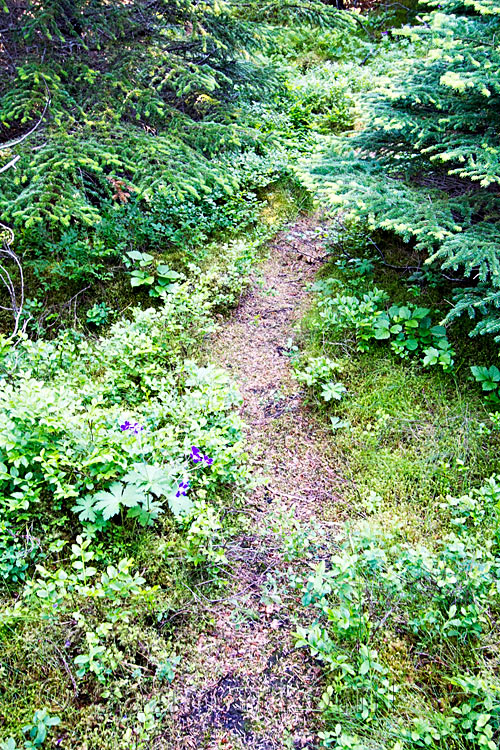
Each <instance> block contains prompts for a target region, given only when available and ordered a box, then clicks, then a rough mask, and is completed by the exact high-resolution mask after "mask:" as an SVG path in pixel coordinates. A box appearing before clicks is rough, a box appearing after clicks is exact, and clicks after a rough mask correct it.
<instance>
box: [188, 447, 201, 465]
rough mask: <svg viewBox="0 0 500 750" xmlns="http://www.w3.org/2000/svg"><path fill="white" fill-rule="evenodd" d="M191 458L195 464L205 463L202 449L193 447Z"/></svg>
mask: <svg viewBox="0 0 500 750" xmlns="http://www.w3.org/2000/svg"><path fill="white" fill-rule="evenodd" d="M191 458H192V459H193V461H194V463H195V464H199V463H201V461H203V456H202V455H201V453H200V449H199V448H196V447H195V446H194V445H193V446H191Z"/></svg>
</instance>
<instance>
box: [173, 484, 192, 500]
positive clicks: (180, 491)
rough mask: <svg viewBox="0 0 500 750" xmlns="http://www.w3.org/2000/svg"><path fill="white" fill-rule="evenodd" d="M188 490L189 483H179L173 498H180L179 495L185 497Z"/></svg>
mask: <svg viewBox="0 0 500 750" xmlns="http://www.w3.org/2000/svg"><path fill="white" fill-rule="evenodd" d="M188 489H189V482H179V489H178V490H177V492H176V493H175V496H176V497H180V496H181V495H184V497H186V495H187V491H188Z"/></svg>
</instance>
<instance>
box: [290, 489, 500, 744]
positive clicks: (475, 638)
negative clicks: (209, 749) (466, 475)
mask: <svg viewBox="0 0 500 750" xmlns="http://www.w3.org/2000/svg"><path fill="white" fill-rule="evenodd" d="M442 507H443V512H444V513H446V514H447V516H448V519H449V522H450V524H451V526H452V528H453V529H454V531H453V533H450V534H448V535H447V536H446V537H445V538H444V539H443V540H442V541H438V542H437V543H436V544H435V547H434V548H430V547H427V546H423V545H420V546H412V545H411V544H408V543H405V542H404V541H399V540H398V539H397V537H396V536H393V535H391V534H387V533H386V534H384V533H383V532H382V530H381V529H379V528H377V527H373V526H372V527H370V526H360V527H359V528H358V529H357V530H356V531H355V532H352V531H351V533H350V534H349V542H348V543H346V544H345V545H344V546H343V547H342V548H341V549H340V550H339V551H338V553H337V554H335V555H333V557H332V558H331V560H330V565H329V567H328V569H327V568H326V566H325V563H324V562H322V563H320V564H319V565H318V566H317V567H316V568H315V569H314V571H313V572H312V573H311V574H310V575H309V577H308V578H307V579H306V580H305V581H304V582H303V604H304V605H305V606H314V607H315V608H316V609H317V612H318V618H317V620H316V622H315V623H314V624H313V625H311V626H308V627H305V628H301V629H300V630H299V632H298V641H297V642H298V645H299V646H302V647H307V648H308V649H309V650H310V652H311V654H312V655H313V656H315V657H316V658H318V659H320V660H321V661H322V662H323V663H324V665H325V669H326V671H327V675H328V683H329V685H328V687H327V689H326V691H325V694H324V695H323V698H322V708H323V710H324V712H325V717H327V720H328V723H329V724H330V726H332V727H333V731H328V732H325V733H324V734H323V745H324V747H332V748H342V747H361V748H365V747H372V746H373V747H377V748H378V747H382V744H381V745H378V744H377V745H372V744H370V743H368V744H366V745H365V744H363V741H362V740H361V739H360V738H359V737H358V738H354V736H353V737H352V738H351V739H352V743H353V744H351V745H350V744H348V734H349V733H348V731H342V725H343V724H345V725H346V726H349V725H352V724H353V723H356V724H357V725H358V726H359V727H363V729H364V731H365V733H366V734H367V735H368V734H370V736H372V737H373V736H374V737H377V736H380V737H382V736H390V737H391V738H392V744H390V745H384V746H385V747H388V746H389V747H391V748H399V749H400V750H402V749H403V748H420V747H435V748H437V747H445V746H446V744H444V745H442V744H440V743H441V742H444V743H446V742H450V743H452V745H451V746H455V743H461V742H462V743H464V745H463V746H466V747H471V748H472V747H485V748H489V749H491V750H493V749H494V748H495V747H497V742H498V739H499V736H500V685H499V683H498V680H497V679H496V678H495V676H494V674H493V673H490V672H487V671H486V670H483V674H482V675H481V676H478V675H476V674H474V673H473V672H472V671H471V670H470V668H469V666H468V665H469V664H471V665H473V666H474V667H475V665H476V660H475V658H474V657H475V655H476V654H478V653H479V649H481V644H482V643H483V642H484V643H487V638H488V633H490V631H491V629H492V627H494V622H495V619H496V617H497V616H498V612H499V611H500V578H499V571H500V567H499V563H500V484H499V482H498V477H491V478H490V479H489V480H488V481H487V482H486V483H485V484H484V485H483V486H482V487H481V488H479V489H478V490H473V491H472V492H471V493H469V495H466V496H463V497H460V498H453V497H448V498H447V500H446V502H445V503H443V505H442ZM396 634H397V637H399V638H401V637H404V638H407V639H408V643H409V644H411V650H410V651H409V655H410V658H414V659H415V662H414V668H415V669H416V670H418V669H419V665H418V660H419V655H420V654H421V653H426V654H428V655H430V656H431V657H432V655H434V654H435V655H439V661H440V664H441V666H442V672H441V675H440V682H443V683H444V687H445V690H446V691H448V692H449V695H448V696H447V697H446V699H445V698H443V700H442V703H441V709H440V711H439V712H438V711H433V710H432V708H431V706H432V701H433V698H434V691H435V689H436V686H435V685H433V684H432V683H431V684H429V685H428V686H426V690H427V694H425V695H424V696H419V697H417V696H415V699H414V701H413V703H412V705H411V706H410V707H409V708H408V704H407V705H406V706H405V708H404V709H403V705H404V704H400V703H399V700H400V699H399V692H400V691H402V687H403V686H401V685H394V684H393V683H392V682H391V679H390V677H389V669H388V666H387V662H386V663H384V662H385V659H384V654H383V651H382V648H384V643H387V642H390V641H391V639H396ZM482 639H484V641H483V640H482ZM476 649H477V650H476ZM456 659H461V662H460V667H461V670H462V671H461V672H458V673H457V672H455V670H456V668H457V667H456V664H455V663H454V662H455V661H456ZM460 667H459V668H460ZM420 685H423V682H422V681H421V682H420ZM407 687H408V686H407ZM422 697H425V699H426V701H427V704H426V705H425V706H424V705H423V704H422ZM419 709H420V711H419ZM401 710H405V711H408V710H409V711H410V716H409V722H407V721H403V720H402V719H401V718H398V712H399V711H401ZM399 716H401V714H400V713H399ZM356 743H357V744H356ZM395 743H398V744H395ZM457 746H461V745H460V744H458V745H457Z"/></svg>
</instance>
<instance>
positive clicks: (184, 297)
mask: <svg viewBox="0 0 500 750" xmlns="http://www.w3.org/2000/svg"><path fill="white" fill-rule="evenodd" d="M206 315H207V303H206V301H205V300H204V297H203V295H202V294H189V295H188V294H187V290H186V289H183V288H180V289H179V290H178V291H177V293H176V294H172V295H170V298H169V301H168V302H167V303H166V304H165V306H164V307H163V309H160V310H158V311H154V310H146V311H136V312H135V314H134V317H133V319H132V321H131V322H130V323H128V324H126V323H123V322H121V323H120V324H115V325H114V326H113V327H112V328H111V330H110V332H109V334H108V336H106V337H104V338H101V339H99V340H98V341H96V342H94V343H92V342H90V341H86V340H85V339H83V338H82V337H80V336H78V335H76V334H72V333H71V332H68V333H65V334H63V335H62V336H60V337H59V339H56V340H55V341H53V342H42V341H40V342H38V343H36V344H35V343H32V342H30V341H28V340H25V341H23V342H21V343H20V344H19V345H18V346H17V347H16V348H12V349H9V348H8V347H7V348H6V352H5V356H4V360H3V371H4V377H3V381H2V382H3V386H2V391H1V397H0V401H1V415H0V421H1V423H2V429H1V433H2V438H1V440H0V471H1V473H0V493H1V496H2V500H1V510H2V522H3V523H4V524H5V527H4V530H3V534H4V535H5V537H6V541H7V538H8V537H10V538H11V539H12V537H13V538H14V540H15V542H16V544H18V543H20V542H21V538H22V537H21V535H22V528H23V524H26V523H32V522H33V520H34V518H35V517H36V518H38V519H40V514H41V513H42V517H47V515H48V517H57V515H59V514H60V513H61V512H63V513H68V512H71V511H72V513H73V514H76V515H75V516H73V520H72V521H70V519H71V518H72V515H70V517H69V519H68V520H69V521H70V524H71V526H72V527H74V524H75V521H76V519H77V518H78V519H79V521H80V522H81V523H82V524H83V525H84V526H85V527H86V528H87V529H88V530H89V531H90V532H92V531H93V532H97V531H98V530H103V529H106V528H108V527H109V525H110V524H111V523H112V522H116V521H117V520H121V522H123V523H125V522H126V518H128V519H130V520H129V521H128V523H130V522H132V521H133V522H138V523H139V524H141V525H143V526H146V525H148V524H150V523H152V522H153V521H154V520H155V519H156V518H157V517H158V515H159V514H160V513H162V512H165V510H168V509H169V510H170V511H171V512H172V513H173V514H174V516H175V517H177V518H179V517H180V516H181V515H182V514H184V513H186V512H187V511H189V510H190V508H191V507H192V501H191V499H190V493H191V492H193V493H194V494H195V495H196V492H197V489H198V488H199V489H200V490H203V493H204V495H203V496H205V495H206V493H207V492H210V493H212V492H213V491H214V490H216V488H217V487H219V486H220V484H221V482H222V483H224V482H228V481H229V482H236V483H239V482H241V481H244V476H245V470H244V469H243V467H242V466H241V463H240V459H239V457H238V456H239V454H240V453H241V448H240V447H239V438H240V424H239V420H238V419H237V418H236V416H235V415H234V414H232V413H231V410H232V407H233V406H235V405H236V404H238V403H239V396H238V394H237V393H236V391H235V390H234V388H233V387H232V386H231V385H230V383H229V380H228V377H227V376H226V375H225V374H224V373H223V372H222V371H221V370H219V369H218V368H216V367H214V366H209V367H198V366H196V365H195V364H194V363H193V362H191V361H185V360H184V356H185V352H186V349H187V348H190V347H192V345H193V343H195V342H196V341H197V340H198V339H199V338H200V337H201V336H203V335H204V333H205V332H206V331H207V330H209V329H210V325H209V323H208V321H207V317H206ZM127 421H128V422H129V423H131V422H133V423H135V422H136V421H138V422H139V424H140V427H142V428H143V429H142V430H141V429H140V427H138V428H137V430H136V431H134V430H125V431H124V430H123V429H120V425H121V424H122V423H124V422H127ZM193 445H194V446H197V447H202V448H203V450H204V451H205V452H206V453H207V454H208V455H209V456H210V458H211V459H214V464H213V466H211V467H205V468H204V467H203V466H198V465H194V464H193V463H192V462H191V461H190V459H189V451H190V450H191V446H193ZM188 476H189V477H190V483H191V487H190V492H189V493H187V494H186V495H184V494H182V493H181V494H179V495H178V494H177V491H178V488H179V483H180V482H181V481H183V482H185V481H186V478H187V477H188ZM18 535H19V536H18ZM0 539H3V536H0ZM16 544H15V545H14V547H5V548H2V547H1V546H0V549H1V554H0V571H1V572H2V575H3V576H4V577H5V578H7V579H11V580H13V581H16V580H19V578H24V577H25V571H26V567H27V565H28V563H29V562H30V560H32V559H33V557H36V554H37V550H33V552H27V554H26V556H25V558H24V559H23V556H22V555H21V554H20V550H19V549H18V547H16ZM38 554H40V552H38Z"/></svg>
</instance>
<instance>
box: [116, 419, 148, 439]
mask: <svg viewBox="0 0 500 750" xmlns="http://www.w3.org/2000/svg"><path fill="white" fill-rule="evenodd" d="M143 429H144V427H141V425H140V424H139V422H129V420H128V419H126V420H125V422H123V424H121V425H120V430H121V431H122V432H126V431H127V430H130V431H131V432H133V433H134V435H138V434H139V433H140V432H142V430H143Z"/></svg>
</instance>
